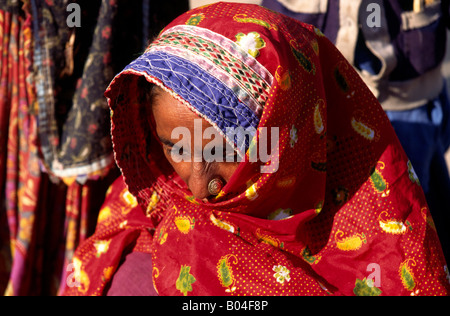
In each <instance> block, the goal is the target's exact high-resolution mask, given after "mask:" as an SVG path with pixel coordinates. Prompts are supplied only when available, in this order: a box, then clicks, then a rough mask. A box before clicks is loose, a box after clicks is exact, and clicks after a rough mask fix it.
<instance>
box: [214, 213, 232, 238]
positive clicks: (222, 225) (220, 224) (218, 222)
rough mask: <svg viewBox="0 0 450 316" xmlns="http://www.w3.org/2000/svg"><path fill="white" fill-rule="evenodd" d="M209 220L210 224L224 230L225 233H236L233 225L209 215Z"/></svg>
mask: <svg viewBox="0 0 450 316" xmlns="http://www.w3.org/2000/svg"><path fill="white" fill-rule="evenodd" d="M209 219H210V220H211V222H212V223H213V224H214V225H216V226H217V227H219V228H221V229H223V230H226V231H228V232H230V233H232V234H234V233H235V232H236V229H235V228H234V226H233V225H231V224H229V223H227V222H224V221H221V220H220V219H217V218H216V217H215V216H214V215H213V214H211V216H210V217H209Z"/></svg>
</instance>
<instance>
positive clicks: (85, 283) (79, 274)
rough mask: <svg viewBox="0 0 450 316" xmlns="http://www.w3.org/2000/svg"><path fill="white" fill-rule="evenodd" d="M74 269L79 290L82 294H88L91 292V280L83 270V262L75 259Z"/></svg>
mask: <svg viewBox="0 0 450 316" xmlns="http://www.w3.org/2000/svg"><path fill="white" fill-rule="evenodd" d="M72 262H73V267H74V278H75V280H76V281H77V283H78V286H77V290H78V292H80V293H83V294H84V293H86V292H87V291H88V290H89V286H90V283H91V282H90V280H89V276H88V275H87V273H86V272H84V270H82V269H81V266H82V262H81V260H79V259H78V258H76V257H74V258H73V261H72Z"/></svg>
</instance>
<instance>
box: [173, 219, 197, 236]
mask: <svg viewBox="0 0 450 316" xmlns="http://www.w3.org/2000/svg"><path fill="white" fill-rule="evenodd" d="M194 223H195V220H193V219H191V218H190V217H186V216H183V217H177V218H175V225H176V226H177V228H178V230H179V231H180V232H181V233H183V234H188V233H189V232H190V231H191V230H192V229H194Z"/></svg>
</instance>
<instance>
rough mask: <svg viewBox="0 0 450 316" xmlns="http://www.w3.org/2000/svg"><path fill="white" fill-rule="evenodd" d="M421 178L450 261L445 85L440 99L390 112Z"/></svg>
mask: <svg viewBox="0 0 450 316" xmlns="http://www.w3.org/2000/svg"><path fill="white" fill-rule="evenodd" d="M386 114H387V115H388V117H389V119H390V121H391V123H392V125H393V127H394V129H395V131H396V133H397V136H398V138H399V139H400V142H401V143H402V145H403V148H404V150H405V152H406V154H407V155H408V157H409V159H410V160H411V163H412V165H413V167H414V169H415V171H416V173H417V176H418V177H419V180H420V182H421V184H422V187H423V190H424V192H425V195H426V197H427V201H428V205H429V207H430V211H431V214H432V216H433V219H434V221H435V224H436V228H437V230H438V234H439V238H440V239H441V243H442V247H443V248H444V253H445V254H446V258H447V261H448V262H450V256H449V255H450V177H449V172H448V167H447V164H446V161H445V152H446V151H447V150H448V148H449V146H450V101H449V98H448V94H447V89H446V86H445V88H444V89H443V91H442V93H441V94H440V95H439V97H438V98H436V99H435V100H432V101H430V102H428V103H427V104H425V105H424V106H422V107H419V108H417V109H413V110H408V111H387V112H386Z"/></svg>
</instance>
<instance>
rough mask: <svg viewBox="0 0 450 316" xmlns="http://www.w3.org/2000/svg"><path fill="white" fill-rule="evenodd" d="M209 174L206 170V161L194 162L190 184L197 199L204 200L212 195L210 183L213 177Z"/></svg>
mask: <svg viewBox="0 0 450 316" xmlns="http://www.w3.org/2000/svg"><path fill="white" fill-rule="evenodd" d="M208 174H209V172H208V171H207V170H205V163H204V162H193V163H192V168H191V174H190V176H189V180H188V186H189V189H190V190H191V192H192V194H193V195H194V196H195V197H196V198H197V199H200V200H204V199H206V198H208V197H209V196H210V195H211V194H210V193H209V191H208V183H209V181H211V179H212V177H211V176H209V175H208Z"/></svg>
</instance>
